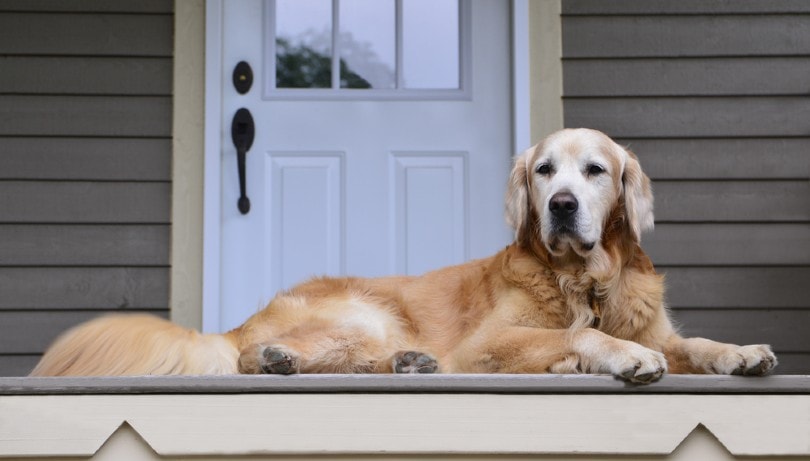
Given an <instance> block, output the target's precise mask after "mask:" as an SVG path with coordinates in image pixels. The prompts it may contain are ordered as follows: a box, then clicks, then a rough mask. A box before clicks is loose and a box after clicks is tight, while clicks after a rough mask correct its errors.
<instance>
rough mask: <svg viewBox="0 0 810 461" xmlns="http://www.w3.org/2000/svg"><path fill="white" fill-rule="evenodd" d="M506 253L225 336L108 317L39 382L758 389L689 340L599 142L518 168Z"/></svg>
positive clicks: (573, 142)
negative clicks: (177, 377) (220, 377)
mask: <svg viewBox="0 0 810 461" xmlns="http://www.w3.org/2000/svg"><path fill="white" fill-rule="evenodd" d="M506 214H507V219H508V221H509V223H510V224H511V225H512V227H513V228H514V229H515V240H514V242H513V243H512V244H510V245H509V246H507V247H506V248H504V249H503V250H502V251H500V252H499V253H497V254H495V255H494V256H492V257H489V258H486V259H480V260H476V261H470V262H467V263H464V264H461V265H458V266H452V267H447V268H444V269H439V270H436V271H433V272H429V273H427V274H424V275H422V276H418V277H385V278H352V277H347V278H315V279H312V280H310V281H308V282H305V283H303V284H301V285H299V286H296V287H295V288H292V289H290V290H289V291H285V292H282V293H279V294H278V295H277V296H276V297H275V298H274V299H273V300H272V301H271V302H270V304H269V305H268V306H267V307H266V308H265V309H264V310H262V311H260V312H258V313H256V314H255V315H253V316H252V317H251V318H250V319H248V320H247V322H245V323H244V324H243V325H242V326H240V327H239V328H236V329H234V330H232V331H229V332H227V333H225V334H221V335H219V334H213V335H201V334H199V333H197V332H195V331H192V330H188V329H185V328H181V327H179V326H177V325H174V324H172V323H170V322H168V321H165V320H162V319H158V318H155V317H150V316H110V317H102V318H99V319H96V320H92V321H90V322H88V323H86V324H83V325H79V326H77V327H75V328H74V329H72V330H70V331H68V332H67V333H65V334H64V335H63V336H62V337H60V338H59V339H58V340H57V341H56V342H55V343H54V344H53V345H52V346H51V347H50V349H49V350H48V351H47V352H46V353H45V355H44V357H43V358H42V360H41V361H40V363H39V364H38V365H37V367H36V368H35V369H34V371H33V372H32V375H34V376H52V375H150V374H151V375H154V374H235V373H251V374H254V373H255V374H258V373H274V374H291V373H433V372H444V373H610V374H613V375H615V376H617V377H619V378H622V379H625V380H628V381H631V382H634V383H649V382H652V381H655V380H657V379H659V378H660V377H661V376H662V375H663V374H664V373H666V372H667V371H669V372H670V373H716V374H739V375H764V374H766V373H768V372H770V371H771V370H772V369H773V368H774V366H776V357H775V356H774V354H773V353H772V352H771V350H770V347H769V346H767V345H749V346H737V345H733V344H723V343H718V342H714V341H711V340H708V339H703V338H683V337H681V336H680V335H679V334H678V332H677V330H676V329H675V328H673V325H672V322H671V320H670V317H669V314H668V311H667V308H666V306H665V303H664V284H663V278H662V276H660V275H658V274H657V273H656V272H655V270H654V269H653V265H652V263H651V262H650V259H649V258H648V257H647V255H646V254H645V253H644V252H643V251H642V249H641V247H640V246H639V242H640V238H641V233H642V232H643V231H645V230H648V229H650V228H652V226H653V199H652V191H651V188H650V180H649V178H648V177H647V176H646V175H645V174H644V173H643V172H642V171H641V167H640V166H639V162H638V160H637V158H636V157H635V155H633V154H632V153H631V152H629V151H628V150H626V149H624V148H622V147H621V146H619V145H618V144H616V143H615V142H613V141H612V140H611V139H610V138H608V137H607V136H606V135H604V134H603V133H601V132H598V131H594V130H588V129H567V130H563V131H560V132H557V133H554V134H552V135H551V136H549V137H548V138H546V139H545V140H543V141H542V142H541V143H540V144H538V145H536V146H534V147H532V148H531V149H529V150H527V151H526V152H524V153H523V154H522V155H520V156H518V157H517V158H516V159H515V164H514V168H513V170H512V173H511V178H510V180H509V188H508V191H507V198H506Z"/></svg>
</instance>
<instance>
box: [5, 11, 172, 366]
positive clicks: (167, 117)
mask: <svg viewBox="0 0 810 461" xmlns="http://www.w3.org/2000/svg"><path fill="white" fill-rule="evenodd" d="M173 8H174V2H172V1H167V0H145V1H139V0H22V1H21V0H3V1H0V69H2V70H0V293H2V295H0V375H9V374H23V373H27V372H28V371H30V369H31V367H33V364H34V363H35V361H36V360H37V358H38V354H40V353H41V352H42V351H43V350H44V347H45V346H46V345H47V344H48V343H49V342H50V341H51V340H53V338H54V337H55V336H56V335H57V334H58V333H59V332H61V331H62V330H64V329H65V328H68V327H70V326H72V325H75V324H76V323H79V322H80V321H83V320H86V319H89V318H91V317H94V316H96V315H99V314H102V313H104V312H127V311H142V310H146V311H148V312H154V313H157V314H159V315H162V316H167V315H168V299H169V252H170V249H169V241H170V232H171V223H170V203H171V178H172V177H171V149H172V140H171V135H172V72H173V70H172V67H173V59H172V54H173V46H174V45H173V33H174V30H173V29H174V17H173Z"/></svg>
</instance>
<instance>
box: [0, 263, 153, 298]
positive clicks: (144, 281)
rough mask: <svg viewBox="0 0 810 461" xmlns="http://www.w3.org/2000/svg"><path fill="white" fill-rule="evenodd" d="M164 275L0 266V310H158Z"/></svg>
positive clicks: (150, 271) (130, 270)
mask: <svg viewBox="0 0 810 461" xmlns="http://www.w3.org/2000/svg"><path fill="white" fill-rule="evenodd" d="M158 257H159V258H162V257H164V255H159V256H158ZM71 262H73V261H71ZM168 272H169V269H168V268H167V267H0V293H3V296H0V310H70V309H82V310H86V309H101V310H103V309H110V308H116V309H124V308H132V309H161V308H165V307H166V306H167V305H168V300H169V274H168Z"/></svg>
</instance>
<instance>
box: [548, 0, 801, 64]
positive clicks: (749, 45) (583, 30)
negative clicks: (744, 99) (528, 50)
mask: <svg viewBox="0 0 810 461" xmlns="http://www.w3.org/2000/svg"><path fill="white" fill-rule="evenodd" d="M563 3H565V2H563ZM605 3H609V2H605ZM562 45H563V56H564V57H565V58H568V59H570V58H604V57H610V58H617V57H656V58H660V57H696V56H724V57H729V56H804V55H807V54H810V21H808V19H807V17H806V16H804V15H791V14H783V15H774V14H771V15H750V16H748V15H731V16H726V15H707V16H609V17H604V16H564V17H563V44H562Z"/></svg>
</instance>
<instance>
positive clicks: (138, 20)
mask: <svg viewBox="0 0 810 461" xmlns="http://www.w3.org/2000/svg"><path fill="white" fill-rule="evenodd" d="M77 3H80V2H77ZM4 7H5V5H0V8H4ZM173 20H174V19H173V16H172V15H171V14H156V15H152V14H61V13H53V14H52V13H41V12H34V13H29V12H22V13H19V12H10V13H3V14H2V15H0V44H2V45H0V51H1V52H2V53H3V54H9V55H31V56H53V55H57V56H162V57H170V56H171V55H172V46H173V37H172V34H173V30H174V24H173ZM21 37H25V40H21V39H20V38H21Z"/></svg>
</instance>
